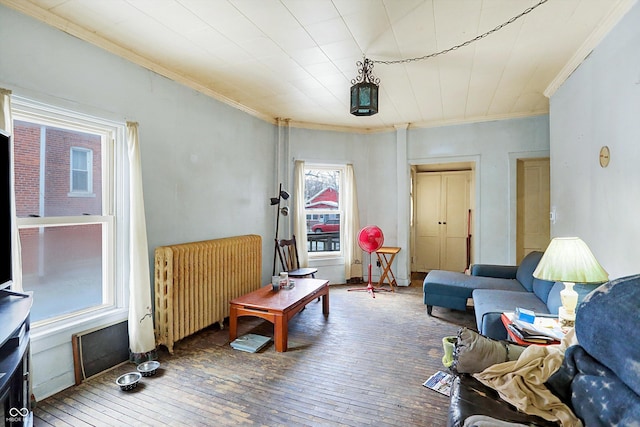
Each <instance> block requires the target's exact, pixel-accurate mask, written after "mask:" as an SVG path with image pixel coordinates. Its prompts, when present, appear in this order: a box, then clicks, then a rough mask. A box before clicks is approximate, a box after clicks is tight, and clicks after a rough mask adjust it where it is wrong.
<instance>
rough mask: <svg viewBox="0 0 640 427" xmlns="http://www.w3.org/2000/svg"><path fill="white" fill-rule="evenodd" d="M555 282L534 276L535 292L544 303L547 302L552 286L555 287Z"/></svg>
mask: <svg viewBox="0 0 640 427" xmlns="http://www.w3.org/2000/svg"><path fill="white" fill-rule="evenodd" d="M553 285H555V282H549V281H547V280H540V279H536V278H535V277H534V278H533V293H534V294H536V296H537V297H538V298H540V300H541V301H542V302H544V303H547V298H548V297H549V292H550V291H551V288H553Z"/></svg>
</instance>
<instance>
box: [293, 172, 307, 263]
mask: <svg viewBox="0 0 640 427" xmlns="http://www.w3.org/2000/svg"><path fill="white" fill-rule="evenodd" d="M293 181H294V182H293V190H294V191H293V234H295V235H296V243H297V246H298V263H299V264H300V267H308V266H309V252H308V251H307V247H308V246H309V245H308V244H307V215H306V214H305V212H304V202H305V200H304V161H302V160H296V162H295V165H294V168H293Z"/></svg>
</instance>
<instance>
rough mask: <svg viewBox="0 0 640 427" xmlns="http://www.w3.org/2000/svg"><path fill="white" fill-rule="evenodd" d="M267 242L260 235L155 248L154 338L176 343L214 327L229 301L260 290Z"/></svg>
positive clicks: (161, 342) (162, 342)
mask: <svg viewBox="0 0 640 427" xmlns="http://www.w3.org/2000/svg"><path fill="white" fill-rule="evenodd" d="M261 274H262V238H261V237H260V236H258V235H255V234H250V235H245V236H234V237H227V238H222V239H214V240H205V241H201V242H191V243H181V244H176V245H170V246H159V247H157V248H156V250H155V336H156V345H158V346H160V345H164V346H166V347H167V349H168V350H169V353H171V354H173V345H174V343H176V342H177V341H179V340H181V339H182V338H184V337H187V336H189V335H191V334H194V333H196V332H198V331H200V330H202V329H204V328H206V327H208V326H210V325H213V324H214V323H219V324H220V326H221V327H222V324H223V321H224V319H225V318H226V317H228V316H229V301H231V300H232V299H234V298H237V297H239V296H241V295H244V294H246V293H248V292H251V291H254V290H256V289H258V288H259V287H260V284H261Z"/></svg>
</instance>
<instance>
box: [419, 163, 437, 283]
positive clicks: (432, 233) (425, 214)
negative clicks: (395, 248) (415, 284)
mask: <svg viewBox="0 0 640 427" xmlns="http://www.w3.org/2000/svg"><path fill="white" fill-rule="evenodd" d="M441 199H442V174H441V173H437V172H428V173H419V174H418V175H417V178H416V199H415V202H416V216H415V226H416V255H415V262H414V268H415V270H416V271H422V272H426V271H430V270H438V269H439V268H440V246H441V244H440V232H441V231H442V230H441V228H442V227H441V224H442V220H441V218H440V204H441V202H442V200H441Z"/></svg>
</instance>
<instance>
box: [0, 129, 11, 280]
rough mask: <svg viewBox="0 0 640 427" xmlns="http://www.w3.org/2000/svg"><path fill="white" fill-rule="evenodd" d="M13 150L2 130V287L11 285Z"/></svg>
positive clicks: (0, 140)
mask: <svg viewBox="0 0 640 427" xmlns="http://www.w3.org/2000/svg"><path fill="white" fill-rule="evenodd" d="M10 172H11V150H10V146H9V135H7V134H6V133H4V132H3V131H2V130H0V289H6V288H10V287H11V283H12V282H11V279H12V274H11V198H10V189H11V179H10V177H11V173H10Z"/></svg>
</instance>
